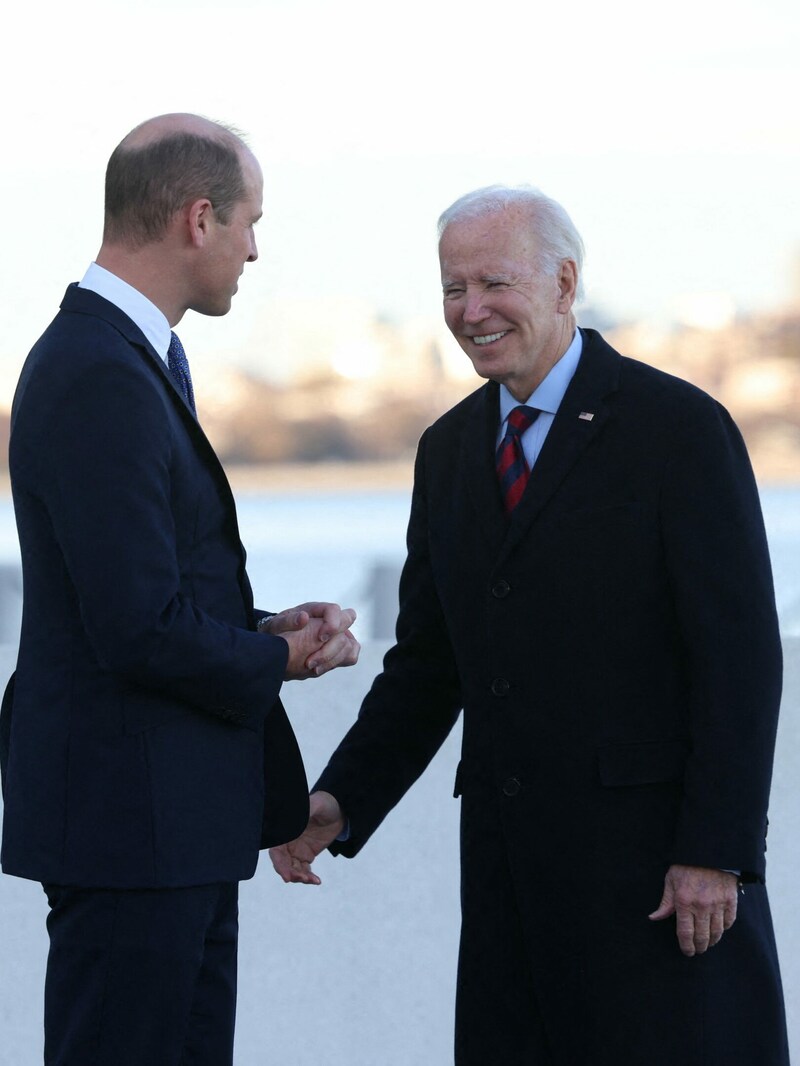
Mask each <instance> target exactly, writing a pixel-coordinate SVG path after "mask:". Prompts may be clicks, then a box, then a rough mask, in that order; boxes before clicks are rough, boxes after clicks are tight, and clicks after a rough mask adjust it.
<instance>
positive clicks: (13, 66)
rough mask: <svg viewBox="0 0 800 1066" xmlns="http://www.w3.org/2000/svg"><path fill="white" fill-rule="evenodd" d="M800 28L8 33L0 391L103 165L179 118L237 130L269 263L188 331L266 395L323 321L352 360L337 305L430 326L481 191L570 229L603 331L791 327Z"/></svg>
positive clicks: (585, 24) (87, 1)
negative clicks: (260, 192) (443, 261)
mask: <svg viewBox="0 0 800 1066" xmlns="http://www.w3.org/2000/svg"><path fill="white" fill-rule="evenodd" d="M798 11H800V5H798V4H797V3H796V0H756V2H749V0H748V2H736V0H725V2H724V3H723V2H717V0H671V2H670V3H669V4H665V5H663V6H661V7H658V6H654V5H650V4H644V3H642V2H641V0H638V2H634V0H606V2H605V3H600V2H597V0H593V2H590V0H577V2H573V3H563V4H556V3H552V2H551V3H547V4H540V3H537V2H536V0H507V2H505V3H502V4H491V3H475V2H473V0H462V2H460V3H455V2H450V0H405V2H403V3H399V4H397V5H394V6H389V5H384V4H380V3H376V2H375V0H336V2H334V0H324V2H323V0H304V2H303V3H299V2H295V0H263V2H261V3H256V2H252V3H244V4H239V5H236V6H233V7H229V6H227V5H223V4H221V3H220V4H212V3H203V2H197V0H137V2H136V3H133V2H131V0H121V2H114V0H103V2H102V3H100V2H93V0H77V2H76V3H72V4H69V5H67V4H63V3H62V2H60V0H59V3H58V4H56V3H53V2H52V0H45V2H44V3H42V4H28V5H25V6H19V7H18V9H17V12H16V14H15V16H14V18H13V20H11V19H10V17H9V16H8V15H7V16H6V20H7V21H6V27H5V32H4V42H3V50H2V52H3V54H2V61H1V62H0V88H1V89H2V92H3V99H4V102H5V107H4V112H5V116H6V119H5V124H6V137H5V150H4V153H3V156H4V161H5V162H4V165H3V167H2V177H1V178H0V181H2V192H3V207H4V212H3V214H4V225H3V236H4V243H5V247H4V253H5V254H4V255H3V257H2V266H1V268H0V269H2V291H3V301H2V320H0V374H2V375H5V376H9V375H11V376H13V377H15V376H16V373H17V371H18V368H19V366H20V365H21V362H22V360H23V358H24V355H25V353H26V352H27V350H28V348H29V347H30V346H31V344H32V343H33V342H34V340H35V339H36V337H37V336H38V334H39V333H40V332H41V330H42V329H43V328H44V327H45V325H46V324H47V322H48V321H49V320H50V318H51V317H52V315H53V314H54V313H55V311H56V309H57V306H58V303H59V301H60V299H61V296H62V295H63V291H64V289H65V287H66V285H67V283H68V282H69V281H72V280H76V279H78V278H79V277H80V276H81V275H82V273H83V271H84V269H85V267H86V265H87V264H88V262H89V261H90V260H91V259H92V258H93V257H94V255H95V254H96V252H97V249H98V247H99V243H100V233H101V224H102V190H103V172H104V169H105V163H106V160H107V158H108V155H109V154H110V152H111V150H112V149H113V147H114V146H115V145H116V143H117V142H118V141H119V140H120V139H121V138H122V136H123V135H124V134H125V133H126V132H127V131H128V130H129V129H130V128H132V127H133V126H134V125H136V124H137V123H138V122H140V121H142V120H143V119H145V118H148V117H150V116H151V115H155V114H160V113H163V112H167V111H196V112H199V113H201V114H205V115H207V116H209V117H211V118H217V119H222V120H225V121H228V122H232V123H234V124H235V125H237V126H238V127H239V128H240V129H242V130H244V131H245V132H246V134H247V135H248V140H249V142H250V144H251V146H252V147H253V149H254V151H255V152H256V154H257V155H258V157H259V159H260V161H261V163H262V166H263V169H264V175H265V217H264V219H263V220H262V222H261V223H260V224H259V227H258V230H257V236H258V241H259V250H260V259H259V261H258V262H257V263H255V264H252V265H251V266H249V267H248V268H247V269H246V271H245V275H244V277H243V279H242V282H241V284H240V292H239V295H238V296H237V297H236V299H235V301H234V308H233V311H232V312H231V314H230V315H229V316H227V317H226V318H224V319H216V320H202V319H200V318H198V317H197V316H187V318H186V319H185V320H184V323H183V324H182V328H181V336H182V338H183V339H184V343H185V344H186V347H187V349H190V350H191V353H192V358H193V360H194V359H195V358H196V357H199V358H200V359H201V360H202V359H206V360H211V359H217V358H223V357H224V358H232V357H236V358H239V357H242V356H243V353H246V358H247V361H248V362H249V364H250V365H251V366H255V367H258V368H259V369H260V370H261V371H262V372H263V373H264V374H266V375H267V376H273V377H280V376H282V375H284V374H285V372H286V356H285V353H284V354H283V356H282V352H281V350H280V347H281V345H280V343H279V340H280V337H281V336H282V335H284V334H285V331H286V329H291V328H292V320H293V316H296V317H297V318H298V326H300V325H304V326H307V325H308V321H304V322H303V323H300V322H299V318H300V317H302V318H303V319H304V320H311V319H314V318H320V317H321V323H318V325H320V324H321V325H322V327H323V328H324V327H325V316H326V315H328V314H329V313H330V310H331V309H332V308H333V309H336V313H331V314H330V321H331V326H330V328H331V329H332V330H344V331H345V332H346V326H343V325H342V323H343V322H344V323H346V322H347V321H348V315H347V314H346V313H341V309H342V308H345V309H346V308H347V307H348V306H349V305H350V304H351V303H352V304H353V305H354V307H356V308H357V307H358V306H363V305H364V304H366V305H367V306H369V307H372V308H374V309H375V311H376V312H379V313H382V314H385V315H388V316H390V317H393V318H396V319H399V320H404V319H408V318H418V317H421V318H425V317H432V318H438V316H439V315H440V289H439V277H438V269H437V261H436V248H435V232H434V227H435V221H436V218H437V216H438V214H439V212H440V211H441V210H442V209H443V208H444V207H446V206H447V205H448V204H449V203H450V202H451V201H452V200H454V199H455V198H456V197H457V196H459V195H461V194H462V193H464V192H466V191H467V190H469V189H471V188H475V187H476V186H479V185H485V184H490V183H492V182H496V181H503V182H510V183H517V182H530V183H532V184H534V185H538V186H539V187H540V188H542V189H543V190H544V191H545V192H547V193H548V194H549V195H551V196H553V197H555V198H556V199H557V200H560V201H561V202H562V203H563V204H564V206H565V207H566V208H567V210H568V211H569V212H570V214H571V215H572V217H573V220H574V221H575V223H576V225H577V226H578V228H579V230H580V231H581V233H582V235H583V237H584V241H585V243H586V246H587V262H586V275H585V277H586V286H587V291H588V296H589V299H590V301H591V302H592V303H593V304H599V305H601V306H604V307H606V308H607V309H609V310H610V311H611V312H613V313H616V314H619V315H623V316H635V317H643V318H646V319H648V320H651V321H655V322H658V321H664V320H665V319H666V318H668V317H669V316H670V315H672V314H673V313H674V312H675V309H676V307H679V306H683V304H684V303H685V301H686V298H687V297H693V298H694V300H695V303H696V302H697V294H700V295H701V299H700V304H701V306H703V299H705V298H707V299H708V306H709V307H712V306H718V305H719V294H720V293H727V294H729V295H730V296H731V297H732V298H733V300H734V301H735V302H736V304H737V305H738V306H740V307H742V308H744V309H760V308H774V307H780V306H784V305H786V303H787V302H788V301H789V299H790V298H791V297H792V295H793V294H796V293H797V291H798V288H799V287H800V282H798V275H799V274H800V269H798V263H799V262H800V195H799V194H798V189H799V188H800V180H799V179H800V166H799V165H798V162H799V158H800V138H799V137H798V134H799V133H800V120H798V111H799V110H800V109H799V108H798V101H799V100H800V84H799V82H800V78H798V72H797V58H796V57H797V55H798V54H800V15H799V14H798ZM714 301H716V303H714ZM579 320H580V318H579ZM273 327H274V328H273ZM256 338H257V340H256ZM337 344H338V345H339V346H340V347H341V345H342V344H345V345H346V344H347V336H343V337H339V338H338V339H337ZM628 354H631V355H635V354H636V353H635V352H631V353H628ZM5 393H6V389H5V388H3V389H2V395H0V399H2V398H4V396H5Z"/></svg>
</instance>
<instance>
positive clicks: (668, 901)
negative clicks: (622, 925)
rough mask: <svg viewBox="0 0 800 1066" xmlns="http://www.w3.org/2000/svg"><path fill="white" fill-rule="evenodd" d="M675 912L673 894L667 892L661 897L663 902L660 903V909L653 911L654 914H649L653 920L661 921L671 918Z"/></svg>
mask: <svg viewBox="0 0 800 1066" xmlns="http://www.w3.org/2000/svg"><path fill="white" fill-rule="evenodd" d="M674 913H675V905H674V903H673V902H672V896H671V895H670V894H669V893H667V892H665V893H664V895H663V896H662V897H661V902H660V903H659V905H658V910H655V911H653V913H652V914H648V916H647V917H648V918H649V919H650V921H651V922H661V921H663V920H664V918H669V917H670V916H671V915H673V914H674Z"/></svg>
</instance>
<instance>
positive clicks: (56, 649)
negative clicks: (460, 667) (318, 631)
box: [0, 286, 307, 888]
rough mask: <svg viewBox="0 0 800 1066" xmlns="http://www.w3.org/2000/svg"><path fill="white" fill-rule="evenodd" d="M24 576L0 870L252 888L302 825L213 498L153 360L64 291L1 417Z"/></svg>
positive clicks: (221, 483) (9, 710)
mask: <svg viewBox="0 0 800 1066" xmlns="http://www.w3.org/2000/svg"><path fill="white" fill-rule="evenodd" d="M9 462H10V469H11V478H12V487H13V493H14V506H15V510H16V516H17V526H18V530H19V537H20V545H21V552H22V566H23V579H24V607H23V621H22V633H21V640H20V650H19V659H18V664H17V671H16V675H15V678H13V679H12V682H11V683H10V685H9V688H8V690H7V692H6V698H5V700H4V705H3V711H2V720H1V722H0V762H1V763H2V773H3V787H4V806H5V813H4V826H3V848H2V864H3V869H4V870H5V871H6V872H7V873H11V874H18V875H20V876H23V877H29V878H34V879H36V880H40V881H50V882H55V883H60V884H73V885H85V886H107V887H123V888H125V887H128V888H130V887H149V886H154V887H167V886H183V885H196V884H203V883H208V882H216V881H233V880H239V879H242V878H247V877H250V876H252V874H253V872H254V869H255V866H256V862H257V857H258V851H259V848H260V847H264V846H268V845H269V844H272V843H276V842H278V841H285V840H288V839H291V838H292V837H294V836H295V835H297V834H298V833H299V832H300V831H301V830H302V828H303V826H304V825H305V820H306V817H307V797H306V781H305V775H304V772H303V767H302V762H301V759H300V756H299V752H298V750H297V745H296V742H295V739H294V735H293V733H292V730H291V727H290V725H289V722H288V720H287V718H286V716H285V713H284V710H283V708H282V706H281V704H280V702H279V699H278V694H279V690H280V687H281V682H282V679H283V676H284V671H285V667H286V661H287V657H288V649H287V645H286V642H285V641H283V640H280V639H279V638H273V637H266V636H263V635H260V634H257V633H255V632H254V627H255V624H256V620H257V617H258V612H254V609H253V603H252V593H251V589H250V585H249V582H248V579H247V574H246V572H245V555H244V551H243V548H242V546H241V542H240V539H239V532H238V528H237V521H236V512H235V508H234V503H233V499H232V496H231V491H230V487H229V485H228V482H227V480H226V478H225V475H224V473H223V471H222V468H221V466H220V464H219V462H218V460H217V458H216V456H215V454H214V451H213V449H212V448H211V445H210V444H209V442H208V440H207V439H206V437H205V435H204V434H203V432H202V430H201V428H200V426H199V425H198V423H197V421H196V419H195V418H194V416H193V414H192V412H191V411H190V409H189V408H188V406H187V405H186V403H185V401H184V399H183V396H182V395H181V394H180V392H179V391H178V389H177V388H176V387H175V385H174V382H173V380H172V377H171V376H170V374H169V371H168V370H167V368H166V366H165V364H164V362H163V360H162V359H160V358H159V356H158V355H157V353H156V352H155V351H154V350H153V349H152V347H151V346H150V345H149V343H148V342H147V340H146V339H145V337H144V336H143V334H142V333H141V331H140V330H139V329H138V328H137V327H136V326H135V325H134V323H133V322H131V320H130V319H129V318H128V317H127V316H126V315H125V314H123V313H122V312H121V311H120V310H119V309H118V308H116V307H115V306H113V305H112V304H110V303H109V302H108V301H106V300H104V299H103V298H102V297H100V296H98V295H97V294H95V293H92V292H89V291H86V290H82V289H80V288H78V287H77V286H71V287H70V288H69V289H68V290H67V294H66V296H65V299H64V302H63V304H62V306H61V311H60V313H59V314H58V315H57V317H56V318H55V320H54V321H53V322H52V323H51V325H50V327H49V328H48V329H47V331H46V332H45V333H44V335H43V336H42V338H41V339H40V340H39V342H38V343H37V344H36V346H35V347H34V348H33V350H32V352H31V354H30V355H29V357H28V360H27V361H26V363H25V366H24V369H23V371H22V375H21V378H20V382H19V386H18V389H17V394H16V397H15V400H14V407H13V412H12V430H11V445H10V460H9Z"/></svg>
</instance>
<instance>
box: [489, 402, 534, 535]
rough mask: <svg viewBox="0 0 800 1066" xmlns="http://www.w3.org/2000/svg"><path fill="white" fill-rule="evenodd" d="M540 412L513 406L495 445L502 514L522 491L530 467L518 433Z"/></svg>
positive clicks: (511, 506) (516, 501)
mask: <svg viewBox="0 0 800 1066" xmlns="http://www.w3.org/2000/svg"><path fill="white" fill-rule="evenodd" d="M539 414H540V412H539V411H537V410H536V408H534V407H525V406H522V405H521V406H519V407H515V408H513V410H512V411H511V413H510V414H509V416H508V424H507V428H506V435H505V436H504V437H503V439H502V440H501V441H500V445H499V447H498V449H497V476H498V478H499V479H500V490H501V492H502V493H503V503H504V504H505V509H506V514H507V515H510V514H511V512H512V511H513V510H514V508H515V507H516V506H517V504H518V503H519V501H520V500H521V499H522V494H523V492H524V491H525V486H526V485H527V484H528V478H529V477H530V470H529V469H528V464H527V462H526V460H525V453H524V451H523V450H522V434H523V433H524V432H525V430H526V429H527V428H528V427H529V426H531V425H532V424H533V423H534V422H535V421H536V419H537V418H538V417H539Z"/></svg>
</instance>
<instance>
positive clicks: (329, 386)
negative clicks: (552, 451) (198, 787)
mask: <svg viewBox="0 0 800 1066" xmlns="http://www.w3.org/2000/svg"><path fill="white" fill-rule="evenodd" d="M292 310H293V311H294V312H296V315H295V316H292V314H291V312H290V313H289V316H288V317H287V309H286V308H284V309H283V312H284V314H283V320H284V323H285V326H284V328H283V329H280V330H279V331H278V333H279V334H280V335H278V336H276V335H275V334H274V332H273V333H272V334H268V333H267V332H266V330H267V328H268V327H267V323H268V322H271V323H272V328H273V330H274V323H275V317H274V316H271V315H268V314H266V315H265V317H264V322H265V326H264V330H265V332H264V335H263V336H256V337H253V338H252V339H251V343H250V344H249V345H248V357H247V360H246V362H245V359H244V358H243V359H242V360H241V362H240V361H239V360H238V359H237V353H226V355H225V358H224V359H222V358H220V359H219V360H217V361H214V363H213V364H209V363H208V362H206V363H204V364H203V365H202V366H200V367H198V368H197V370H196V371H195V372H194V376H195V386H196V392H197V395H198V398H199V408H200V418H201V422H202V424H203V427H204V429H205V431H206V433H207V434H208V436H209V437H210V439H211V441H212V443H213V444H214V446H215V448H216V449H217V452H218V454H219V455H220V457H221V459H222V461H223V462H224V463H226V464H228V465H231V466H236V467H245V468H247V467H253V468H255V467H260V468H262V469H264V468H265V469H267V470H269V469H275V468H277V467H279V466H285V465H287V464H289V465H290V467H291V466H292V465H294V466H298V467H299V466H300V465H301V464H302V465H303V466H308V465H309V464H323V463H325V464H328V465H330V466H333V465H339V464H345V470H348V469H349V470H352V471H353V473H354V474H356V469H355V468H354V466H353V464H361V466H362V467H363V466H365V464H367V463H370V464H374V463H375V462H379V463H386V464H389V463H391V462H392V461H402V462H403V463H408V462H409V461H410V459H411V457H412V456H413V454H414V450H415V446H416V443H417V440H418V438H419V436H420V434H421V432H422V431H423V429H424V428H425V426H427V425H428V424H430V422H431V421H433V420H434V419H435V418H437V417H438V416H439V415H440V414H441V413H443V412H444V411H445V410H447V409H448V408H449V407H450V406H452V405H453V404H454V403H456V402H457V401H458V400H459V399H461V398H462V397H463V396H465V395H467V393H469V392H471V391H472V390H473V389H475V388H476V387H477V386H478V385H479V380H478V379H477V378H476V377H475V375H474V373H473V371H472V368H471V366H470V364H469V362H468V360H467V358H466V356H464V355H463V353H462V352H461V351H460V349H459V348H458V347H457V346H456V344H455V342H454V341H453V339H452V338H451V337H450V336H449V334H447V332H446V330H445V329H444V326H443V324H440V323H438V322H437V321H435V320H432V321H415V322H411V323H396V322H392V321H390V320H387V319H386V318H382V317H380V316H378V315H377V314H375V313H374V312H373V311H372V310H371V309H370V308H367V307H364V306H363V305H359V304H355V303H354V304H353V306H352V307H350V308H342V307H341V306H340V307H339V311H338V313H339V316H340V321H339V322H338V323H337V324H336V327H335V328H331V326H330V323H328V328H326V329H325V330H324V331H323V330H322V328H321V327H314V326H312V325H311V324H310V323H311V322H312V317H311V314H310V311H311V309H310V308H303V307H297V308H294V309H292ZM292 317H294V322H295V328H294V329H293V328H292V324H291V321H290V319H291V318H292ZM578 321H579V323H580V324H581V325H583V326H594V327H596V328H599V329H600V330H601V331H602V332H603V335H604V336H605V338H606V339H607V340H608V341H609V342H610V343H611V344H612V345H613V346H614V347H615V348H616V349H617V350H618V351H620V352H621V353H622V354H623V355H629V356H632V357H634V358H636V359H640V360H642V361H644V362H647V363H650V364H652V365H654V366H657V367H659V368H661V369H663V370H666V371H668V372H669V373H673V374H677V375H678V376H679V377H682V378H685V379H687V380H688V381H691V382H693V383H694V384H696V385H698V386H699V387H700V388H703V389H705V390H706V391H708V392H710V393H711V394H712V395H713V396H714V397H716V398H717V399H718V400H719V401H720V402H721V403H722V404H723V405H724V406H725V407H727V408H728V410H729V411H730V412H731V413H732V415H733V417H734V418H735V420H736V421H737V423H738V425H739V427H740V429H741V430H742V432H743V434H744V436H745V439H746V441H747V444H748V448H749V450H750V454H751V457H752V460H753V465H754V467H755V469H756V474H757V476H758V477H759V479H760V480H762V481H800V299H798V301H796V302H795V303H794V304H793V305H790V306H788V307H785V308H783V309H781V310H773V311H769V312H764V311H762V312H758V313H750V314H745V313H742V312H741V311H737V310H736V309H735V308H734V307H733V306H732V304H731V301H730V300H729V299H726V298H725V297H724V296H720V295H716V296H715V295H713V294H707V295H705V296H699V295H698V296H697V297H694V298H692V299H687V300H686V301H685V302H684V305H683V306H682V307H681V308H680V309H679V313H678V314H676V317H675V319H674V321H672V322H670V323H669V324H665V325H661V326H654V325H653V324H652V323H644V322H615V321H613V320H610V319H609V317H608V316H604V315H603V313H602V312H601V311H600V310H599V309H593V308H591V307H582V308H579V309H578ZM298 324H300V325H298ZM333 337H347V338H348V341H347V342H346V343H343V342H341V341H338V344H337V345H336V346H334V345H335V342H334V341H332V340H331V339H330V338H333ZM276 350H277V351H279V352H280V353H281V372H280V378H281V380H280V381H279V380H277V378H278V375H277V374H273V375H272V378H269V377H267V376H266V375H265V372H264V371H261V370H259V369H252V368H253V367H254V366H256V367H257V366H259V364H258V363H257V362H256V361H255V358H256V357H255V356H254V355H253V352H259V351H260V352H275V351H276ZM311 353H313V354H311ZM287 367H297V368H298V369H297V370H296V371H295V372H294V373H293V374H292V373H290V372H289V373H287V370H286V368H287ZM7 439H8V412H7V411H2V412H0V449H2V450H3V451H5V450H6V449H7ZM3 458H4V459H5V455H3Z"/></svg>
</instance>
